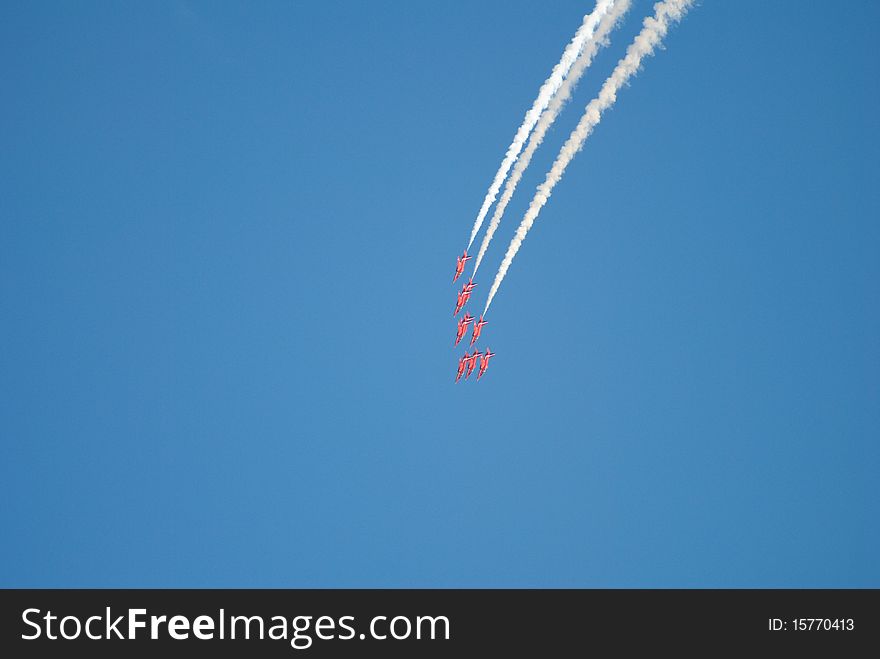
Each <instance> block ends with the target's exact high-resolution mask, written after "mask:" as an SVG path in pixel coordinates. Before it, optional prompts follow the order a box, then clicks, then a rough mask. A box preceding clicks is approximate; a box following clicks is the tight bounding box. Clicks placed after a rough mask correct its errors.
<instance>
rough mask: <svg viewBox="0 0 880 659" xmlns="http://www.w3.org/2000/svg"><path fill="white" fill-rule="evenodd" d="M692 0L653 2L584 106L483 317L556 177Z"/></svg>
mask: <svg viewBox="0 0 880 659" xmlns="http://www.w3.org/2000/svg"><path fill="white" fill-rule="evenodd" d="M692 3H693V0H663V2H658V3H657V4H655V5H654V16H649V17H648V18H646V19H645V21H644V25H643V27H642V31H641V32H639V34H638V35H637V36H636V38H635V40H634V41H633V42H632V43H631V44H630V45H629V47H628V48H627V49H626V55H625V56H624V58H623V59H622V60H620V61H619V62H618V63H617V66H616V67H615V68H614V71H612V72H611V75H610V76H609V77H608V79H607V80H606V81H605V83H604V84H603V85H602V89H601V90H600V91H599V95H598V96H597V97H596V98H594V99H593V100H592V101H590V103H589V104H588V105H587V109H586V111H585V112H584V116H583V117H581V120H580V122H578V125H577V126H576V127H575V129H574V130H573V131H572V133H571V135H570V136H569V138H568V140H567V141H566V142H565V144H563V145H562V149H561V150H560V151H559V155H558V156H556V160H555V161H554V163H553V166H552V167H551V168H550V171H549V172H547V177H546V178H545V179H544V182H543V183H542V184H541V185H539V186H538V190H537V192H535V196H534V197H533V198H532V201H531V203H530V204H529V208H528V210H527V211H526V214H525V217H523V220H522V222H521V223H520V225H519V228H518V229H517V230H516V234H515V235H514V237H513V240H511V241H510V245H509V246H508V248H507V253H506V254H505V255H504V260H503V261H502V262H501V267H499V268H498V273H497V274H496V275H495V281H494V282H492V288H491V290H490V291H489V298H488V299H487V300H486V308H485V309H484V310H483V315H484V316H485V315H486V311H488V310H489V305H491V304H492V298H494V297H495V293H497V292H498V287H499V286H500V285H501V282H502V280H503V279H504V275H506V274H507V269H508V268H509V267H510V263H511V261H513V257H514V256H516V253H517V251H519V248H520V246H521V245H522V242H523V240H524V239H525V237H526V234H527V233H528V232H529V229H531V228H532V224H534V223H535V218H537V217H538V213H540V212H541V208H542V207H543V206H544V204H546V203H547V200H548V199H549V198H550V194H551V193H552V191H553V188H554V186H555V185H556V184H557V183H559V179H561V178H562V175H563V174H564V173H565V168H566V167H567V166H568V163H570V162H571V161H572V158H574V156H575V154H576V153H577V152H578V151H580V150H581V147H583V145H584V141H585V140H586V139H587V137H589V135H590V133H592V132H593V128H595V127H596V125H597V124H598V123H599V121H601V119H602V113H603V112H604V111H605V110H607V109H608V108H610V107H611V106H612V105H614V101H615V100H617V92H618V91H619V90H620V88H621V86H622V85H623V84H625V83H626V82H627V81H628V80H629V79H630V78H631V77H632V76H633V75H635V73H636V72H637V71H638V70H639V66H640V65H641V62H642V59H643V58H644V57H646V56H647V55H651V54H653V52H654V49H655V48H656V47H657V45H658V44H659V43H660V41H661V40H662V39H663V37H664V36H666V32H667V31H668V30H669V25H670V23H672V22H674V21H679V20H681V18H682V17H683V16H684V14H685V12H686V11H687V10H688V9H689V7H690V5H691V4H692Z"/></svg>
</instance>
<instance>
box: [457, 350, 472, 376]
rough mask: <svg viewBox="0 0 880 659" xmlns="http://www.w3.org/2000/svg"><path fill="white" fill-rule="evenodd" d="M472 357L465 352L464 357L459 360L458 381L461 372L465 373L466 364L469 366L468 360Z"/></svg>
mask: <svg viewBox="0 0 880 659" xmlns="http://www.w3.org/2000/svg"><path fill="white" fill-rule="evenodd" d="M469 359H470V355H468V354H467V353H464V357H462V358H461V359H459V360H458V373H457V374H456V376H455V381H456V382H458V381H459V380H461V374H462V373H464V369H465V366H467V363H468V360H469Z"/></svg>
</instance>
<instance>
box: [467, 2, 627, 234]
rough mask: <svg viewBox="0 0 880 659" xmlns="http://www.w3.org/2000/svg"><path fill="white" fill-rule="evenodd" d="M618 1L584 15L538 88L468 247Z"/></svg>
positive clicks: (500, 169) (496, 175) (478, 217)
mask: <svg viewBox="0 0 880 659" xmlns="http://www.w3.org/2000/svg"><path fill="white" fill-rule="evenodd" d="M614 2H615V0H598V2H596V8H595V9H594V10H593V13H591V14H588V15H587V16H585V17H584V22H583V24H582V25H581V27H580V28H579V29H578V31H577V32H576V33H575V35H574V38H573V39H572V40H571V43H569V44H568V46H566V47H565V50H564V51H563V53H562V59H560V60H559V63H558V64H556V66H554V67H553V70H552V71H551V72H550V77H549V78H547V80H545V81H544V84H543V85H541V89H540V90H538V97H537V98H536V99H535V102H534V103H533V104H532V107H531V109H530V110H529V111H528V112H526V117H525V119H524V120H523V123H522V125H521V126H520V127H519V130H517V131H516V135H515V136H514V138H513V142H511V144H510V146H509V147H507V154H506V155H505V156H504V160H502V161H501V167H499V168H498V171H497V172H496V174H495V178H494V179H493V180H492V185H491V186H489V191H488V192H487V193H486V198H485V199H484V200H483V205H482V207H481V208H480V212H479V213H478V214H477V220H476V222H474V228H473V229H472V230H471V239H470V240H469V241H468V246H467V249H470V248H471V245H472V244H473V242H474V238H476V237H477V232H478V231H479V230H480V227H481V226H482V224H483V220H484V219H485V218H486V213H487V212H488V211H489V206H491V205H492V202H493V201H495V197H496V196H497V195H498V190H500V189H501V184H502V183H503V182H504V177H505V176H507V172H508V171H509V170H510V166H511V165H513V161H514V160H516V157H517V156H518V155H519V152H520V151H521V150H522V148H523V144H525V141H526V138H527V137H528V136H529V133H530V132H531V130H532V128H534V126H535V124H536V123H537V121H538V117H539V116H540V115H541V112H542V111H543V110H544V108H546V107H547V104H548V103H549V102H550V99H551V98H552V97H553V95H554V94H555V93H556V91H557V90H558V89H559V86H560V85H561V84H562V80H563V79H564V78H565V74H566V73H568V70H569V69H570V68H571V66H572V64H574V61H575V60H576V59H577V57H578V55H579V54H580V52H581V50H582V49H583V47H584V44H585V43H586V42H587V40H588V39H590V37H592V36H593V32H594V30H595V29H596V25H597V24H598V23H599V20H600V19H601V18H602V17H603V16H604V15H605V14H606V13H607V12H608V9H609V8H610V7H611V6H612V5H613V4H614Z"/></svg>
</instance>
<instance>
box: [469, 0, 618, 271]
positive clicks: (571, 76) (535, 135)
mask: <svg viewBox="0 0 880 659" xmlns="http://www.w3.org/2000/svg"><path fill="white" fill-rule="evenodd" d="M631 1H632V0H618V1H617V4H615V5H614V6H613V7H612V8H611V9H610V11H609V12H608V13H607V14H605V16H603V17H602V20H601V22H600V23H599V27H597V28H596V32H595V35H594V37H593V39H592V40H591V41H590V42H589V43H588V44H586V46H584V50H583V52H581V54H580V57H578V58H577V61H575V63H574V64H573V65H572V67H571V69H570V70H569V72H568V76H567V77H566V78H565V81H564V82H563V83H562V84H561V85H560V87H559V90H558V91H557V92H556V95H555V96H554V97H553V98H552V99H551V100H550V104H549V105H548V106H547V109H546V110H544V112H543V113H542V114H541V118H540V119H538V123H537V124H536V125H535V130H534V131H532V134H531V136H530V137H529V143H528V144H527V145H526V148H525V151H523V152H522V155H521V156H520V157H519V160H517V161H516V164H515V165H514V166H513V171H512V172H511V173H510V178H508V179H507V183H506V184H505V185H504V192H503V193H502V195H501V199H499V200H498V205H497V206H495V213H494V215H492V220H491V221H490V222H489V228H488V229H487V230H486V235H485V236H483V242H482V243H481V244H480V252H479V254H478V255H477V260H476V262H475V263H474V272H473V274H472V275H471V279H473V278H474V276H476V274H477V269H479V267H480V263H481V262H482V261H483V256H484V255H485V254H486V250H487V249H488V248H489V243H490V242H492V237H493V236H494V235H495V231H497V230H498V225H499V224H501V218H502V216H503V215H504V211H505V210H506V209H507V204H508V203H510V199H511V197H513V193H514V191H515V190H516V186H517V185H518V184H519V182H520V180H521V179H522V177H523V173H525V171H526V169H527V168H528V166H529V163H530V162H531V160H532V156H533V155H534V153H535V151H537V149H538V147H539V146H541V143H542V142H543V141H544V137H545V136H546V135H547V131H548V130H550V126H552V125H553V122H554V121H556V117H558V116H559V113H560V111H561V110H562V107H563V106H564V105H565V104H566V103H567V102H568V99H569V98H571V93H572V92H573V91H574V88H575V87H576V86H577V83H578V81H579V80H580V78H581V76H582V75H583V74H584V71H586V70H587V68H588V67H589V66H590V64H591V63H592V62H593V58H594V57H595V56H596V52H597V51H598V50H599V48H601V47H602V46H605V45H607V44H608V34H609V33H610V32H611V30H613V29H614V27H615V26H616V25H617V23H618V21H619V20H620V19H621V18H622V17H623V15H624V14H626V12H627V11H628V10H629V6H630V2H631Z"/></svg>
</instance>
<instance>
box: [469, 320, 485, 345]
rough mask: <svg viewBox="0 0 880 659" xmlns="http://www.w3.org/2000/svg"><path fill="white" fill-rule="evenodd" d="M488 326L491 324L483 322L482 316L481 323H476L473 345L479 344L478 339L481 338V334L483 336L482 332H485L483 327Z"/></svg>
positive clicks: (472, 338)
mask: <svg viewBox="0 0 880 659" xmlns="http://www.w3.org/2000/svg"><path fill="white" fill-rule="evenodd" d="M488 324H489V321H488V320H483V317H482V316H480V321H479V322H477V323H474V335H473V336H472V337H471V345H474V343H476V342H477V339H479V338H480V334H482V332H483V325H488Z"/></svg>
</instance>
